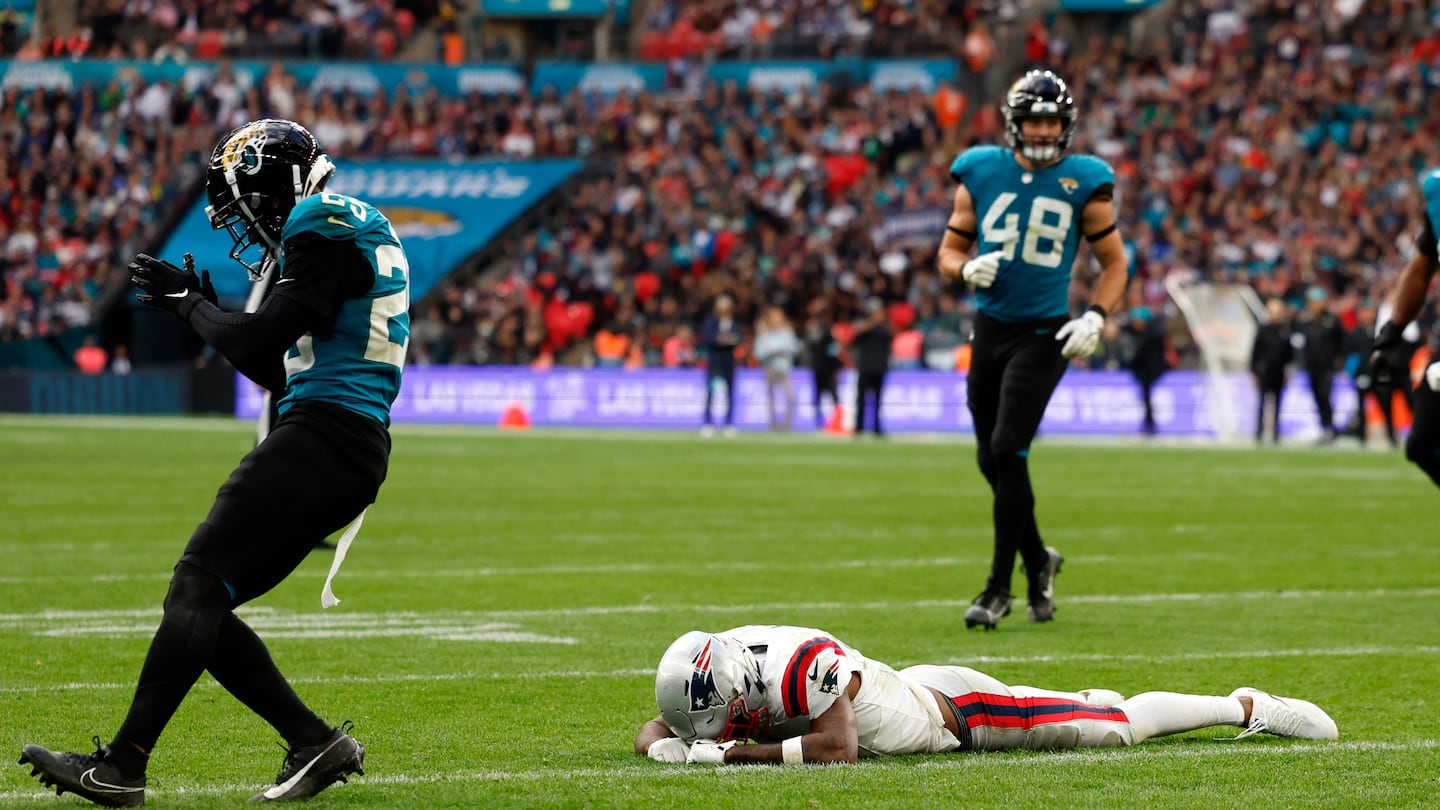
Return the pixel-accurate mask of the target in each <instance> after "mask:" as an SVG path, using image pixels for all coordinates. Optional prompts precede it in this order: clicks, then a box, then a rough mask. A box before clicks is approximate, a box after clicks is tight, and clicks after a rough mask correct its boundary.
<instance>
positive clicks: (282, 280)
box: [275, 276, 295, 284]
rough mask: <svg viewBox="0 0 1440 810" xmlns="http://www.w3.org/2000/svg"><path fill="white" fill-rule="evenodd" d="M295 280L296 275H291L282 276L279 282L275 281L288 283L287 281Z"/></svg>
mask: <svg viewBox="0 0 1440 810" xmlns="http://www.w3.org/2000/svg"><path fill="white" fill-rule="evenodd" d="M294 280H295V277H294V276H291V277H290V278H282V279H280V280H279V281H277V282H275V283H276V284H284V283H286V282H288V281H294Z"/></svg>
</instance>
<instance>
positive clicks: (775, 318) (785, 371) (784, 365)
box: [754, 307, 800, 433]
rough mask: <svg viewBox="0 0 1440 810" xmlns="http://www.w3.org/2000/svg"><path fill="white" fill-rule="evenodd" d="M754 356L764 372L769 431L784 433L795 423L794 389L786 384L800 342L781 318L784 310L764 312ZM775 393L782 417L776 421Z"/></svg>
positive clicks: (793, 331)
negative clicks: (777, 394)
mask: <svg viewBox="0 0 1440 810" xmlns="http://www.w3.org/2000/svg"><path fill="white" fill-rule="evenodd" d="M754 353H755V359H757V360H759V361H760V366H761V368H763V369H765V397H766V402H767V404H768V408H767V411H766V413H767V414H768V415H769V417H770V429H771V430H773V431H780V432H785V433H788V432H789V431H790V428H791V426H792V425H793V424H794V422H795V387H794V385H792V384H791V382H790V371H791V369H793V368H794V366H795V357H796V356H797V355H798V354H800V339H799V338H797V337H796V336H795V329H794V328H793V327H791V326H790V321H789V319H788V318H786V317H785V310H783V309H781V308H780V307H771V308H769V309H768V310H766V311H765V315H764V317H763V319H762V320H761V322H760V323H759V324H758V325H757V326H756V330H755V349H754ZM777 390H778V391H779V392H780V398H781V405H782V412H783V413H784V416H782V417H780V418H779V419H777V418H776V416H775V392H776V391H777Z"/></svg>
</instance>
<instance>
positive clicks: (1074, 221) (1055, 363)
mask: <svg viewBox="0 0 1440 810" xmlns="http://www.w3.org/2000/svg"><path fill="white" fill-rule="evenodd" d="M950 176H951V177H953V178H954V179H955V181H956V182H957V183H960V184H961V185H963V186H965V188H966V190H967V191H968V192H969V193H970V198H971V199H972V200H973V201H974V205H975V217H976V220H977V222H978V223H979V227H978V229H977V231H976V234H975V241H976V249H975V255H977V256H978V255H982V254H985V253H990V252H992V251H996V250H1000V251H1004V256H1003V258H1002V260H1001V262H1000V269H999V272H998V273H997V274H996V276H995V281H994V283H993V284H991V285H990V286H989V287H988V288H984V289H977V290H975V300H976V305H977V308H978V310H979V314H978V315H977V317H976V319H975V336H974V339H973V341H972V344H971V349H972V352H971V360H970V370H969V372H968V374H967V375H966V390H967V394H968V400H969V402H968V406H969V408H970V414H971V416H972V417H973V419H974V422H975V438H976V441H977V445H978V447H977V455H978V460H979V465H980V471H981V473H983V474H984V475H985V479H986V480H987V481H988V482H989V483H990V486H991V488H992V489H993V490H994V492H995V510H994V511H995V535H996V543H995V557H994V560H993V562H992V567H991V574H990V579H989V581H988V583H987V584H986V592H987V593H1001V594H1005V595H1006V596H1005V598H1007V599H1008V594H1009V592H1010V581H1011V573H1012V569H1013V568H1014V566H1015V555H1016V554H1017V553H1019V554H1020V555H1021V557H1022V559H1023V560H1024V561H1025V565H1026V568H1027V570H1029V571H1039V570H1041V569H1042V568H1044V566H1045V565H1046V564H1047V560H1048V557H1047V553H1046V551H1045V544H1044V542H1043V541H1042V540H1041V539H1040V534H1039V530H1038V529H1037V528H1036V525H1035V519H1034V516H1033V514H1034V505H1035V497H1034V493H1033V490H1032V489H1031V486H1030V476H1029V472H1028V467H1027V463H1028V462H1027V457H1028V456H1029V453H1030V443H1031V442H1032V441H1033V440H1034V438H1035V434H1036V432H1037V431H1038V430H1039V428H1040V420H1041V418H1042V417H1043V416H1044V414H1045V407H1046V405H1048V404H1049V402H1050V396H1051V394H1053V393H1054V391H1055V387H1056V386H1057V385H1059V383H1060V378H1061V377H1062V376H1064V374H1065V368H1066V365H1067V362H1066V360H1065V358H1064V357H1063V356H1062V355H1061V354H1060V349H1061V343H1060V342H1059V341H1057V340H1056V339H1055V332H1056V330H1058V329H1059V328H1060V327H1061V326H1062V325H1064V324H1065V322H1066V321H1067V320H1068V319H1069V314H1070V313H1069V299H1070V273H1071V268H1072V267H1073V265H1074V263H1075V256H1076V253H1077V251H1078V249H1079V246H1080V238H1081V236H1082V234H1081V232H1080V226H1081V221H1082V219H1083V217H1082V216H1081V212H1082V211H1083V210H1084V209H1085V206H1086V205H1088V204H1089V203H1090V202H1091V201H1092V200H1096V199H1109V198H1110V196H1111V195H1112V193H1113V190H1114V183H1115V173H1114V172H1113V171H1112V170H1111V169H1110V167H1109V166H1108V165H1106V163H1105V162H1104V161H1102V160H1100V159H1099V158H1095V157H1091V156H1089V155H1067V156H1065V157H1062V158H1060V159H1059V160H1057V161H1055V162H1054V163H1051V164H1049V165H1047V166H1045V167H1043V168H1040V169H1027V168H1025V167H1024V166H1022V165H1020V163H1019V162H1018V160H1017V159H1016V155H1015V153H1014V152H1013V151H1012V150H1010V149H1006V148H1002V147H999V146H977V147H973V148H971V149H967V150H965V152H963V153H961V155H960V156H959V157H957V158H956V159H955V162H954V163H953V164H951V166H950Z"/></svg>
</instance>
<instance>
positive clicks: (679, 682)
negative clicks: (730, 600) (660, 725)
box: [655, 630, 770, 743]
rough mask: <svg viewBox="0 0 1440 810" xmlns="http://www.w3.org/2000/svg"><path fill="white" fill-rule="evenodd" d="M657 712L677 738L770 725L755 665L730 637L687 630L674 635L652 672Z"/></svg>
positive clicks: (730, 734)
mask: <svg viewBox="0 0 1440 810" xmlns="http://www.w3.org/2000/svg"><path fill="white" fill-rule="evenodd" d="M655 702H656V704H658V705H659V707H660V716H661V717H663V718H664V719H665V723H666V725H668V726H670V730H671V731H673V732H675V735H676V736H677V737H679V738H680V739H682V740H685V741H686V742H687V743H688V742H694V741H695V740H714V741H716V742H724V741H726V740H751V739H757V735H763V734H764V733H765V732H766V731H768V730H769V728H770V708H769V707H768V706H767V705H766V701H765V685H764V683H762V682H761V680H760V665H759V664H758V663H757V662H756V661H755V656H754V655H753V654H752V653H751V652H750V648H748V647H746V646H745V645H744V644H741V643H740V642H738V641H736V640H735V639H733V638H725V637H724V636H716V635H711V634H710V633H702V632H700V631H698V630H695V631H691V632H689V633H686V634H685V635H683V636H681V637H680V638H678V639H676V640H675V643H674V644H671V645H670V649H668V650H666V651H665V655H663V656H662V657H661V658H660V666H659V667H658V669H657V671H656V673H655Z"/></svg>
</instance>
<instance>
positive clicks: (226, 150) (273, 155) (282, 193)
mask: <svg viewBox="0 0 1440 810" xmlns="http://www.w3.org/2000/svg"><path fill="white" fill-rule="evenodd" d="M334 173H335V164H334V163H332V162H331V161H330V158H329V156H327V155H326V154H325V152H324V151H323V150H322V149H321V148H320V143H319V141H317V140H315V136H314V135H311V134H310V131H309V130H307V129H305V127H302V126H300V125H299V124H297V123H295V122H294V121H285V120H282V119H264V120H261V121H254V122H252V123H249V124H246V125H244V126H242V127H238V128H236V129H235V130H233V131H232V132H231V133H230V134H229V135H226V136H225V138H224V140H222V141H220V144H219V146H216V147H215V152H214V153H213V154H212V155H211V156H210V164H209V166H208V167H207V168H206V171H205V196H206V198H207V201H208V202H209V205H208V206H207V207H206V208H205V214H206V216H208V217H209V218H210V225H211V227H213V228H215V229H217V230H218V229H221V228H223V229H225V230H226V231H227V232H228V233H229V234H230V238H231V239H232V240H233V242H234V246H233V247H232V248H231V250H230V257H231V258H232V259H234V260H235V261H237V262H239V263H240V264H242V265H244V266H245V268H246V269H247V270H248V271H250V277H251V279H252V280H259V278H260V275H261V272H262V270H261V268H262V267H263V265H264V263H265V260H266V259H267V258H268V259H278V258H279V255H280V235H281V233H282V232H283V231H284V228H285V220H286V219H287V218H288V217H289V216H290V211H291V210H292V209H293V208H294V207H295V204H296V203H298V202H299V201H300V200H302V199H304V198H306V197H308V196H310V195H312V194H318V193H319V192H321V191H323V190H324V189H325V184H326V183H327V182H329V180H330V176H331V175H333V174H334ZM256 245H258V246H259V247H260V249H261V255H260V256H259V257H258V258H253V259H247V258H246V257H245V254H246V252H247V251H248V250H249V249H250V248H251V247H254V246H256Z"/></svg>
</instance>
